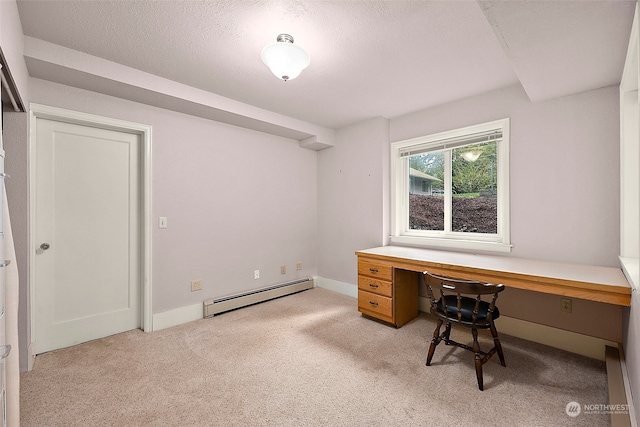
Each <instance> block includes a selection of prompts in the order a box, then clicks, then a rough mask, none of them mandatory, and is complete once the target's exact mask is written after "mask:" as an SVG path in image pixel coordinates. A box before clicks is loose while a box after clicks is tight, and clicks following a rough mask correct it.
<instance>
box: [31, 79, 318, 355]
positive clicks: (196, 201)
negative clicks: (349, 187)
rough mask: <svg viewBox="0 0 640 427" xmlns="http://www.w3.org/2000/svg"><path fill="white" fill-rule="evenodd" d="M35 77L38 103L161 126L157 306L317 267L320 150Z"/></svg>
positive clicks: (156, 163) (156, 142)
mask: <svg viewBox="0 0 640 427" xmlns="http://www.w3.org/2000/svg"><path fill="white" fill-rule="evenodd" d="M29 84H30V90H31V101H32V102H35V103H38V104H44V105H50V106H55V107H60V108H66V109H70V110H74V111H81V112H85V113H91V114H98V115H102V116H105V117H112V118H116V119H123V120H127V121H133V122H137V123H142V124H146V125H151V126H152V127H153V131H152V136H153V142H152V153H153V217H154V226H153V313H154V314H157V313H161V312H164V311H167V310H171V309H175V308H180V307H184V306H188V305H193V304H199V303H201V302H202V301H203V300H204V299H208V298H215V297H220V296H225V295H229V294H233V293H237V292H242V291H245V290H250V289H256V288H259V287H263V286H267V285H271V284H274V283H279V282H282V281H286V280H292V279H294V278H298V277H306V276H313V275H315V274H316V247H317V246H316V237H317V235H316V233H317V169H316V164H317V162H316V157H317V153H316V152H315V151H311V150H307V149H304V148H300V147H299V146H298V143H297V141H294V140H290V139H286V138H282V137H277V136H273V135H267V134H264V133H261V132H256V131H251V130H246V129H242V128H238V127H234V126H230V125H226V124H222V123H218V122H214V121H210V120H206V119H201V118H198V117H193V116H188V115H184V114H179V113H175V112H172V111H168V110H163V109H159V108H155V107H150V106H146V105H142V104H137V103H134V102H130V101H125V100H122V99H118V98H114V97H110V96H105V95H101V94H97V93H94V92H89V91H84V90H81V89H76V88H71V87H68V86H64V85H59V84H56V83H51V82H47V81H43V80H39V79H30V81H29ZM25 172H26V171H24V170H23V171H20V173H21V174H25ZM159 216H166V217H167V218H168V225H169V226H168V228H167V229H166V230H160V229H158V228H157V227H156V224H157V223H156V221H157V218H158V217H159ZM21 238H23V239H26V236H21ZM297 262H302V265H303V268H302V270H300V271H296V270H295V265H296V263H297ZM281 265H286V266H287V274H285V275H281V274H280V266H281ZM256 269H259V270H260V279H259V280H254V278H253V271H254V270H256ZM192 279H202V280H203V291H199V292H191V291H190V280H192ZM23 314H24V313H23ZM25 315H26V314H25ZM25 353H26V352H25Z"/></svg>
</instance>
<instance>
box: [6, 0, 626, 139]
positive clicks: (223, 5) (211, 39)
mask: <svg viewBox="0 0 640 427" xmlns="http://www.w3.org/2000/svg"><path fill="white" fill-rule="evenodd" d="M634 7H635V1H597V0H596V1H553V0H546V1H480V2H476V1H376V0H366V1H361V0H352V1H319V0H316V1H269V0H251V1H249V0H246V1H245V0H217V1H155V0H128V1H124V0H119V1H32V0H19V1H18V10H19V14H20V19H21V22H22V27H23V32H24V34H25V36H27V37H26V39H25V40H26V42H25V45H26V46H39V47H40V49H35V48H32V49H31V53H29V54H25V56H26V57H27V67H28V70H29V73H30V75H32V76H34V77H38V78H43V79H47V80H52V81H59V82H63V83H65V84H71V85H74V83H73V81H74V80H77V81H81V80H82V79H81V78H79V77H78V78H77V79H76V78H75V77H73V78H72V77H69V76H73V70H74V66H73V65H70V64H72V63H73V61H71V60H69V62H68V63H65V64H63V65H58V66H57V67H54V66H53V65H52V64H53V63H54V62H55V60H54V59H51V58H47V55H45V54H44V53H38V52H43V51H44V50H43V49H42V46H48V47H47V49H49V51H51V52H54V51H56V50H55V49H53V50H51V49H50V47H51V46H50V45H48V44H44V43H42V42H43V41H44V42H49V43H52V44H53V45H57V46H54V47H55V48H56V49H59V52H66V53H65V54H64V55H63V54H62V53H60V54H58V55H53V54H52V55H51V56H52V57H53V56H58V57H60V56H71V55H70V54H68V52H72V51H77V52H80V53H83V54H85V55H84V56H83V57H82V58H85V59H86V58H94V59H95V60H96V61H98V62H96V64H99V63H100V62H99V60H100V59H101V60H108V61H110V63H115V64H120V65H122V66H126V67H128V68H127V69H129V68H130V69H135V70H140V71H143V72H145V73H149V74H151V75H154V76H158V77H160V78H164V79H167V80H169V81H173V82H178V83H181V84H183V85H186V86H189V87H192V88H195V89H198V90H200V91H206V92H207V93H212V94H215V95H217V96H220V97H224V98H225V99H227V98H228V99H230V100H234V101H237V102H239V103H242V104H247V105H249V106H252V107H257V108H258V109H262V110H266V111H268V112H273V113H277V114H279V115H283V116H286V117H290V118H293V119H296V120H300V121H304V122H306V123H310V124H313V125H317V126H321V127H323V128H328V129H338V128H341V127H344V126H346V125H349V124H352V123H355V122H358V121H361V120H365V119H369V118H372V117H380V116H381V117H387V118H393V117H397V116H400V115H403V114H407V113H410V112H413V111H417V110H421V109H424V108H428V107H431V106H435V105H439V104H443V103H447V102H450V101H454V100H457V99H461V98H465V97H469V96H473V95H477V94H480V93H484V92H487V91H490V90H493V89H497V88H501V87H506V86H509V85H513V84H517V83H520V84H521V85H522V86H523V88H524V90H525V91H526V93H527V95H528V96H529V97H530V99H531V100H532V101H541V100H546V99H552V98H555V97H559V96H564V95H568V94H572V93H577V92H581V91H585V90H590V89H595V88H600V87H605V86H609V85H614V84H618V83H619V82H620V77H621V75H622V68H623V65H624V59H625V55H626V49H627V44H628V41H629V34H630V32H631V24H632V20H633V11H634ZM280 33H288V34H291V35H292V36H293V37H294V39H295V43H296V44H298V45H299V46H301V47H303V48H304V49H305V50H306V51H307V52H308V53H309V54H310V56H311V65H310V66H309V67H308V68H307V69H306V70H305V71H303V72H302V74H301V75H300V76H299V77H298V78H297V79H295V80H291V81H288V82H284V81H281V80H278V79H277V78H275V77H274V76H273V75H272V74H271V73H270V71H269V69H268V68H267V67H266V66H265V65H264V64H263V63H262V61H261V59H260V51H261V50H262V48H263V47H264V46H265V45H267V44H269V43H272V42H274V41H275V39H276V36H277V35H278V34H280ZM38 43H39V44H38ZM62 48H68V49H71V50H72V51H70V50H68V49H64V50H63V49H62ZM104 64H107V63H106V62H105V63H104ZM96 68H98V67H97V66H96ZM102 68H104V67H102ZM65 73H66V74H67V76H68V77H67V78H66V79H65V78H64V74H65ZM83 73H84V75H85V76H86V75H88V74H92V73H93V74H96V75H97V74H99V72H98V71H95V72H89V71H87V70H86V67H85V71H83ZM126 83H127V86H128V87H129V86H135V84H132V83H131V82H126ZM116 86H117V85H115V84H114V78H112V77H109V78H103V79H102V80H100V81H98V80H96V82H94V83H93V84H92V85H91V86H88V87H89V88H91V89H92V90H96V91H98V92H102V93H107V94H113V95H116V96H119V92H118V90H119V91H120V92H122V91H123V89H122V88H120V89H117V87H116ZM181 87H183V86H181ZM85 88H86V87H85ZM198 93H202V92H198ZM172 98H176V97H175V96H172ZM219 99H222V98H219ZM142 101H143V102H144V100H142ZM260 120H261V121H263V122H264V121H265V120H263V119H260ZM266 121H268V120H266ZM311 134H313V132H302V134H301V135H302V136H305V135H311Z"/></svg>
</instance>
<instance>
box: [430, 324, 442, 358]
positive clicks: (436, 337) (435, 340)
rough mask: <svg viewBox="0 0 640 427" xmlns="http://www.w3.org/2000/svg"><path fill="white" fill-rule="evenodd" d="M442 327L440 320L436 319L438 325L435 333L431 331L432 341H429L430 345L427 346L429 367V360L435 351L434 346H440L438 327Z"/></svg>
mask: <svg viewBox="0 0 640 427" xmlns="http://www.w3.org/2000/svg"><path fill="white" fill-rule="evenodd" d="M441 326H442V319H438V324H437V325H436V329H435V331H433V339H432V340H431V345H430V346H429V354H428V355H427V366H430V365H431V359H432V358H433V353H434V352H435V351H436V346H437V345H438V344H440V340H441V338H440V327H441Z"/></svg>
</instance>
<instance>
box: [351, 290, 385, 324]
mask: <svg viewBox="0 0 640 427" xmlns="http://www.w3.org/2000/svg"><path fill="white" fill-rule="evenodd" d="M358 308H360V309H361V311H362V310H365V311H367V312H373V313H376V314H380V315H382V316H384V317H385V318H392V317H393V306H392V300H391V298H388V297H384V296H382V295H377V294H372V293H371V292H365V291H361V290H358Z"/></svg>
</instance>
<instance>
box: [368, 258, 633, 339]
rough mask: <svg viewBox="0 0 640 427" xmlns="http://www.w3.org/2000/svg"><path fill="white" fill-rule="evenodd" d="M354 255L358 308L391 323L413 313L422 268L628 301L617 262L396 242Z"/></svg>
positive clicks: (626, 285) (526, 287) (609, 300)
mask: <svg viewBox="0 0 640 427" xmlns="http://www.w3.org/2000/svg"><path fill="white" fill-rule="evenodd" d="M356 255H357V256H358V310H359V311H360V312H362V313H363V314H366V315H368V316H371V317H375V318H378V319H380V320H383V321H385V322H388V323H391V324H394V325H395V326H397V327H400V326H402V325H403V324H404V323H406V322H408V321H409V320H411V319H413V318H414V317H415V316H417V314H418V302H417V300H418V284H417V278H416V275H415V274H413V273H411V272H421V271H424V270H428V271H430V272H431V273H434V274H439V275H444V276H453V277H459V278H466V279H474V280H480V281H484V282H489V283H502V284H504V285H505V286H507V287H512V288H517V289H524V290H528V291H535V292H542V293H546V294H552V295H560V296H566V297H571V298H580V299H585V300H590V301H597V302H603V303H608V304H615V305H620V306H627V307H628V306H630V304H631V288H630V286H629V283H628V282H627V280H626V278H625V276H624V274H623V273H622V270H621V269H620V268H613V267H599V266H590V265H580V264H563V263H555V262H547V261H537V260H531V259H522V258H513V257H505V256H492V255H475V254H468V253H460V252H449V251H438V250H429V249H417V248H409V247H402V246H383V247H379V248H372V249H366V250H362V251H358V252H356ZM408 273H409V274H408Z"/></svg>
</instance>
